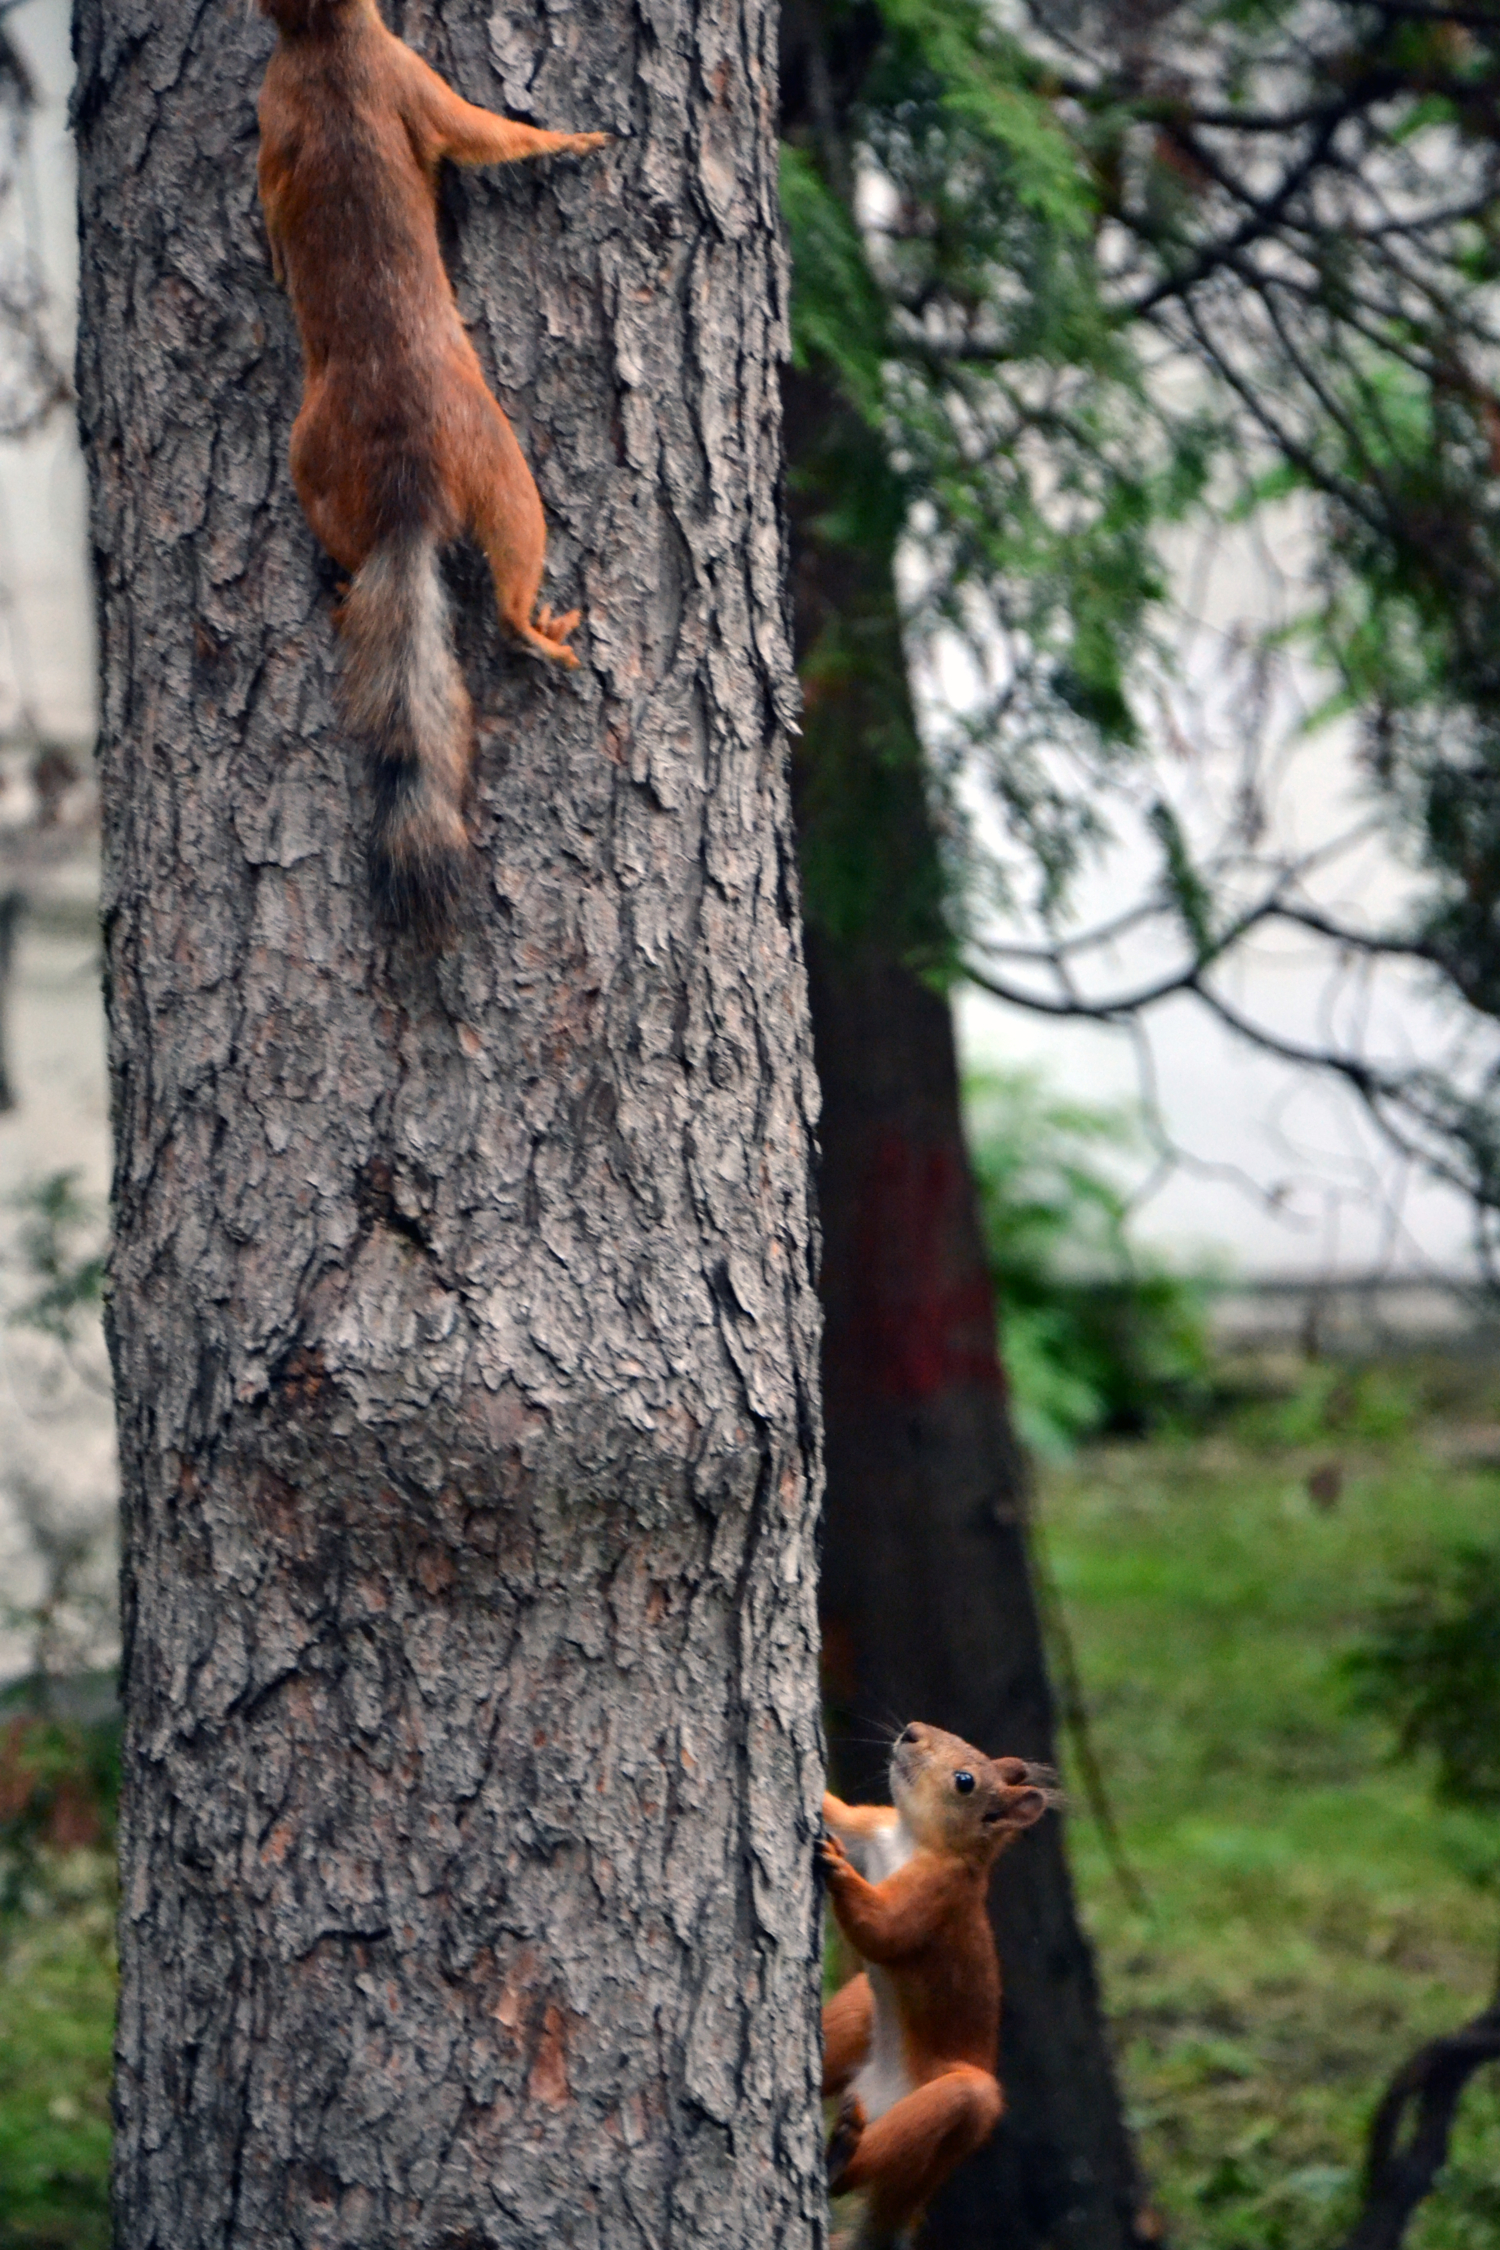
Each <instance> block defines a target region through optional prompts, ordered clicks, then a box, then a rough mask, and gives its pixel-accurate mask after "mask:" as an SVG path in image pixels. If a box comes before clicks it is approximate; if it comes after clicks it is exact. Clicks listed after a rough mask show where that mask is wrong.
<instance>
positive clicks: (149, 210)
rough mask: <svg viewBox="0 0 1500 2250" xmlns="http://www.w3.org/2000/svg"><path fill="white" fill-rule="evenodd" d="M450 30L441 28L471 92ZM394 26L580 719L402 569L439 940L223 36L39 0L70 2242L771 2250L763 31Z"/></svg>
mask: <svg viewBox="0 0 1500 2250" xmlns="http://www.w3.org/2000/svg"><path fill="white" fill-rule="evenodd" d="M487 24H488V35H487ZM396 28H397V29H400V30H402V31H403V32H404V33H405V34H406V35H407V36H409V37H410V38H412V40H413V42H414V43H415V44H417V45H418V46H419V47H420V48H421V50H422V51H423V52H424V53H425V54H426V55H427V56H428V57H429V59H430V60H432V61H433V62H434V63H435V64H436V66H437V67H438V68H439V69H440V70H442V71H443V72H444V74H445V75H447V76H449V77H450V78H451V79H452V80H453V81H454V82H455V83H456V84H457V85H458V87H459V88H460V90H461V91H462V92H464V93H465V94H467V95H468V96H470V97H471V98H473V99H476V100H479V101H482V102H485V103H486V104H488V105H490V106H493V107H508V108H510V109H511V110H512V111H520V112H522V113H524V114H525V115H527V116H529V117H531V118H532V119H534V120H535V121H536V122H539V123H542V124H546V125H551V126H567V127H572V128H581V127H586V126H587V127H594V126H605V127H609V128H611V129H613V130H615V131H617V132H619V133H622V134H625V135H629V136H630V137H629V138H625V139H622V140H621V141H620V143H619V144H618V145H616V146H615V147H614V148H613V149H611V150H610V151H609V152H607V154H606V155H605V156H604V157H603V158H602V159H597V160H595V161H594V162H593V163H592V164H591V165H589V166H580V165H577V164H568V165H558V166H556V167H554V168H553V169H551V170H550V171H548V170H546V169H543V168H537V169H534V170H531V171H523V170H521V169H519V168H517V169H515V170H512V171H511V172H509V173H507V174H502V175H498V176H485V177H474V176H470V177H467V178H465V179H463V180H450V181H448V182H447V183H446V185H445V188H444V207H445V223H446V247H447V250H448V254H449V257H450V261H451V263H452V265H453V268H454V271H455V276H456V279H457V282H458V287H459V293H460V298H461V302H462V306H463V309H464V312H465V314H466V316H467V317H469V318H470V319H471V320H472V321H473V322H474V324H475V336H476V342H477V344H478V347H479V350H480V354H481V357H482V359H483V360H484V361H485V363H486V367H487V371H488V372H489V374H490V377H491V380H492V381H493V382H494V383H495V386H496V388H497V391H498V393H499V395H500V396H501V398H502V399H503V402H504V404H505V405H506V407H507V409H508V410H510V411H511V413H512V417H513V419H514V420H515V422H516V425H517V429H518V433H519V435H520V438H521V441H522V444H523V446H524V447H525V448H526V450H527V452H528V455H529V457H530V459H531V461H532V462H533V464H534V466H535V468H536V470H537V474H538V479H539V482H540V484H541V487H542V491H543V496H544V499H545V501H546V504H547V509H548V517H549V524H550V531H551V571H550V577H549V583H548V586H547V588H546V594H547V598H548V599H549V600H551V601H552V602H553V603H554V604H558V603H559V602H562V603H565V604H566V603H571V602H573V601H574V600H575V599H576V600H579V601H581V603H582V605H583V607H584V609H585V612H586V625H585V629H584V632H583V634H582V636H581V645H582V650H583V655H584V667H583V670H582V671H581V672H580V673H578V674H577V675H575V676H573V677H572V678H570V679H560V678H558V677H556V676H555V675H553V674H551V673H550V672H543V671H542V670H539V669H537V668H535V667H533V666H531V665H529V664H527V663H526V662H524V661H522V660H521V659H519V658H518V657H517V656H515V655H513V654H512V653H510V652H509V651H508V650H507V649H506V648H504V647H503V646H502V645H501V643H500V641H499V637H498V633H497V629H496V627H495V624H494V621H493V617H492V614H491V611H490V608H489V597H488V593H487V584H486V580H485V578H484V575H483V573H482V572H480V571H479V570H478V569H476V568H475V567H473V565H472V564H471V563H469V562H460V564H459V565H458V566H457V567H456V569H455V573H454V584H455V588H456V593H457V606H458V609H459V612H460V645H461V651H462V654H463V659H464V663H465V669H466V672H467V675H468V678H469V681H470V684H471V686H472V687H473V688H474V690H475V693H476V702H477V705H478V708H479V711H480V713H481V730H480V750H479V775H478V790H477V803H476V807H475V817H474V828H475V834H476V840H477V844H478V856H479V863H480V880H479V881H478V883H477V885H476V890H475V896H474V900H473V905H472V913H471V918H470V923H469V927H468V930H467V934H466V937H465V942H464V943H463V945H462V948H461V950H459V951H458V952H457V953H456V954H454V955H453V956H452V957H451V958H449V959H446V960H444V961H442V962H441V963H439V964H437V965H433V964H431V963H429V962H426V961H424V960H423V959H422V958H421V957H420V956H419V955H418V954H416V953H415V952H414V951H413V950H412V948H411V947H410V946H409V945H408V944H406V943H405V942H396V943H393V942H392V941H391V940H390V938H389V935H388V933H386V932H385V931H383V930H382V929H381V927H380V926H379V925H378V923H377V922H376V921H374V919H373V918H372V913H371V909H370V904H369V897H368V882H367V874H366V865H365V839H366V837H367V835H368V829H369V810H370V807H369V797H368V790H367V784H366V781H365V778H364V775H363V772H362V770H361V766H360V761H359V757H358V753H357V752H356V751H354V750H353V749H351V747H350V746H349V745H348V743H347V742H346V741H345V740H344V739H343V737H342V736H341V734H340V733H339V731H338V729H337V727H336V725H335V723H334V720H333V717H332V710H333V705H332V698H331V687H332V682H333V676H334V668H335V664H336V643H335V634H334V630H333V625H332V621H331V615H330V600H329V595H328V588H327V574H326V572H324V571H323V569H322V568H321V566H320V563H319V559H318V557H317V554H316V552H315V549H314V545H313V541H312V539H311V536H310V534H309V532H308V531H307V529H306V527H305V525H304V524H303V522H302V519H301V516H300V514H299V512H298V510H297V507H296V504H295V501H294V499H293V497H292V494H291V489H290V484H289V479H288V475H287V471H286V466H285V454H286V442H287V434H288V431H289V428H290V425H291V421H292V416H293V413H294V411H295V406H296V400H297V395H298V387H299V376H298V357H297V349H296V342H295V337H294V333H293V328H292V323H291V318H290V314H289V311H288V308H287V305H286V303H285V301H284V299H283V298H282V297H281V296H280V295H279V293H278V292H277V291H276V290H275V289H274V288H273V286H272V282H271V277H270V271H269V265H268V260H267V255H266V249H265V244H264V239H263V236H262V233H261V230H260V225H259V219H258V215H257V212H256V207H255V191H254V166H255V153H256V134H255V119H254V107H253V105H254V100H255V95H256V91H257V88H258V84H259V79H260V76H261V73H262V70H263V68H264V64H265V59H266V56H267V54H268V52H269V49H270V44H271V34H270V32H269V29H268V27H266V26H265V25H264V24H263V23H262V22H261V21H260V20H259V19H258V18H247V16H246V15H245V13H244V11H243V10H241V9H238V8H213V9H203V8H201V7H198V6H195V5H190V4H189V0H79V12H78V21H77V39H78V51H79V64H80V70H79V84H78V95H77V115H78V123H79V138H80V158H81V189H80V196H81V204H80V209H81V226H82V246H83V335H82V342H81V345H80V357H79V388H80V394H81V401H82V408H81V411H82V420H83V428H84V436H85V443H86V446H87V451H88V458H89V466H90V473H91V478H92V494H93V533H94V541H95V546H96V549H97V556H98V567H99V582H100V616H101V630H102V647H103V667H104V723H103V738H102V739H103V753H102V754H103V788H104V799H105V842H106V875H105V920H106V930H107V940H108V988H109V1022H110V1056H111V1068H112V1072H113V1086H114V1108H115V1129H116V1175H115V1200H116V1237H115V1248H114V1260H113V1288H112V1300H111V1307H110V1327H111V1337H112V1347H113V1352H114V1359H115V1369H116V1378H117V1384H118V1393H119V1420H120V1440H121V1452H122V1461H123V1474H124V1487H125V1496H126V1506H125V1520H126V1555H125V1564H124V1609H125V1643H126V1656H125V1697H126V1706H127V1714H128V1716H127V1740H126V1788H125V1801H124V1810H123V1823H122V1829H123V1833H122V1869H123V1905H122V1916H121V1964H122V1978H123V1989H122V1999H121V2014H120V2028H119V2037H118V2095H117V2101H118V2136H117V2140H118V2154H117V2168H116V2226H117V2239H118V2241H119V2242H120V2243H121V2244H122V2246H123V2245H128V2250H198V2246H200V2245H202V2246H205V2250H206V2246H207V2245H209V2244H212V2245H213V2246H214V2250H244V2246H249V2245H254V2246H256V2250H290V2246H291V2245H294V2244H299V2245H314V2244H315V2245H319V2246H334V2245H338V2246H348V2250H355V2246H356V2245H357V2246H358V2250H397V2246H398V2245H399V2250H429V2246H431V2250H436V2246H438V2245H443V2246H444V2250H480V2246H481V2245H501V2244H503V2245H505V2246H507V2250H512V2246H516V2245H532V2244H536V2245H542V2244H547V2245H549V2246H550V2245H559V2244H567V2245H572V2244H590V2245H594V2244H598V2245H603V2244H608V2245H609V2250H630V2246H631V2245H640V2246H641V2250H645V2246H646V2245H648V2244H649V2245H652V2246H653V2250H655V2246H660V2245H666V2244H682V2245H687V2244H692V2245H694V2246H698V2245H711V2244H719V2245H724V2246H726V2250H728V2246H733V2250H741V2246H743V2245H749V2244H755V2245H757V2246H759V2245H773V2244H786V2245H798V2246H800V2245H804V2244H812V2243H814V2242H816V2241H819V2240H821V2238H822V2226H823V2220H822V2211H823V2205H822V2201H821V2165H820V2162H819V2157H818V2149H817V2138H816V2134H817V2113H816V2105H815V2101H814V2099H813V2096H812V2091H811V2089H812V2087H813V2084H814V2080H815V2073H816V2031H815V2023H816V1991H817V1917H816V1911H815V1897H814V1887H813V1879H812V1856H813V1838H814V1835H815V1833H816V1811H817V1792H818V1789H819V1786H820V1781H821V1774H820V1754H819V1735H818V1717H817V1708H816V1695H815V1685H814V1672H813V1662H814V1646H815V1620H814V1614H813V1610H814V1575H813V1574H814V1529H815V1496H816V1477H817V1447H818V1417H817V1404H816V1388H815V1371H814V1359H815V1350H816V1311H815V1303H814V1299H813V1295H812V1286H811V1279H810V1267H811V1233H810V1221H809V1211H808V1204H807V1196H806V1184H805V1183H806V1172H807V1153H808V1143H809V1112H810V1106H811V1104H810V1086H811V1076H810V1067H809V1052H808V1040H807V1027H806V1011H805V996H804V988H803V978H802V971H801V966H800V960H799V954H798V939H797V934H796V926H795V908H796V882H795V877H794V874H793V872H792V869H791V865H790V852H789V839H788V813H787V804H786V795H785V789H784V782H783V767H784V737H783V731H782V721H783V719H784V717H785V715H786V712H787V709H788V700H787V683H788V678H789V670H788V663H787V656H786V651H785V646H784V633H783V625H782V611H781V593H780V582H779V573H780V560H781V540H780V534H779V529H778V523H777V516H776V504H775V480H776V461H777V436H778V406H777V399H776V392H775V371H774V363H775V359H776V356H777V352H778V349H779V346H780V342H781V334H782V298H783V280H782V276H781V273H780V271H779V269H778V264H777V254H776V251H775V248H774V240H775V237H774V227H775V168H774V146H773V140H772V133H771V125H772V121H773V120H774V116H775V89H774V61H773V56H772V51H771V47H770V37H771V31H770V26H769V23H768V20H767V13H766V10H765V8H764V7H763V6H762V5H761V4H759V0H731V4H728V5H724V6H722V7H719V8H713V7H711V6H710V5H708V0H699V4H694V0H676V4H675V5H673V4H668V5H667V6H666V7H664V8H657V9H655V10H654V11H653V13H652V14H651V15H650V16H649V18H648V17H644V16H642V15H640V14H639V13H638V12H637V11H636V10H634V9H632V8H629V7H627V6H626V5H624V4H623V0H590V4H589V5H588V6H587V8H586V9H579V10H577V11H576V12H572V13H568V12H558V11H556V10H552V11H549V12H548V13H547V14H546V15H543V14H542V13H541V12H540V11H538V12H536V13H534V14H533V13H532V12H531V11H529V10H527V11H524V12H522V13H520V14H515V13H513V14H512V15H510V16H508V17H506V16H498V17H492V18H491V17H488V15H487V12H486V11H484V10H479V9H476V8H474V7H472V6H468V5H460V4H459V0H432V4H431V5H429V6H425V7H422V8H420V9H419V8H417V7H415V6H409V7H408V8H407V9H406V12H405V16H404V20H402V21H398V23H397V25H396Z"/></svg>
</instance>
